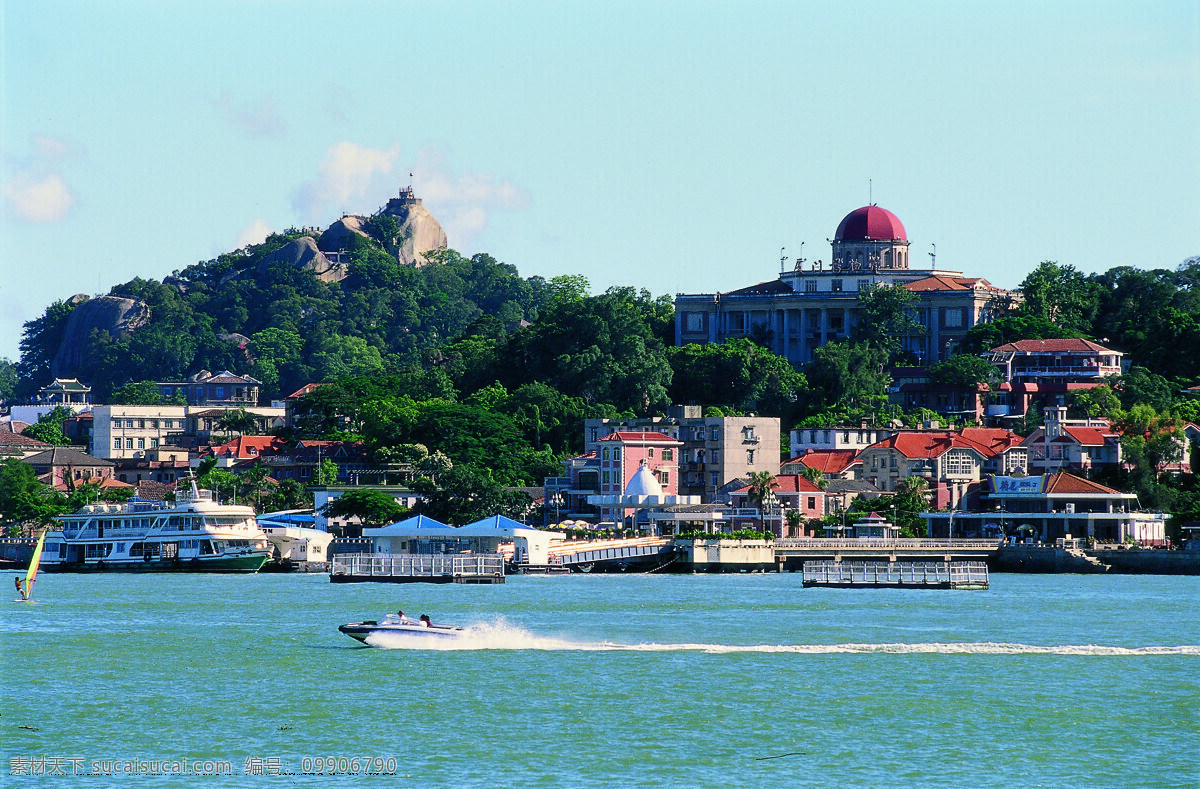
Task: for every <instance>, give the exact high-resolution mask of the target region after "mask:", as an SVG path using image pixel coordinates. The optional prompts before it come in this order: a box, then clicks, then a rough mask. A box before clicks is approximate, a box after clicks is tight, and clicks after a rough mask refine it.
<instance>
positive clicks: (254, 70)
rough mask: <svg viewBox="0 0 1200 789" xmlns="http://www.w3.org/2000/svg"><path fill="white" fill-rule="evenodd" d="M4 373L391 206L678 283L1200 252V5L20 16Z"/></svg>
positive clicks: (34, 8)
mask: <svg viewBox="0 0 1200 789" xmlns="http://www.w3.org/2000/svg"><path fill="white" fill-rule="evenodd" d="M0 44H2V46H0V201H2V202H0V358H5V357H7V358H9V359H11V360H13V361H15V360H16V359H17V358H18V353H19V351H18V343H19V341H20V336H21V332H22V326H23V324H24V322H26V321H29V320H32V319H35V318H37V317H39V316H40V315H42V314H43V312H44V310H45V308H46V307H47V306H48V305H49V304H51V303H52V302H54V301H56V300H59V299H68V298H70V297H71V296H72V295H74V294H76V293H84V294H89V295H96V294H102V293H107V292H108V290H109V289H110V288H111V287H113V286H114V285H117V284H120V283H123V282H127V281H129V280H131V279H133V278H134V277H141V278H143V279H156V280H161V279H162V278H164V277H166V276H169V275H170V274H171V273H172V272H173V271H178V270H181V269H183V268H186V267H187V266H189V265H192V264H195V263H197V262H199V261H204V260H209V259H212V258H214V257H216V256H217V255H219V254H221V253H223V252H228V251H232V250H235V249H238V248H240V247H242V246H244V245H245V244H248V243H256V242H258V241H261V240H262V239H263V238H265V237H266V235H267V233H268V232H270V231H273V230H285V229H287V228H289V227H305V226H319V227H322V228H323V227H326V226H328V225H329V224H331V223H332V222H334V221H336V220H337V219H339V218H340V217H341V216H342V214H343V213H344V212H345V213H360V214H366V213H373V212H374V211H376V210H377V209H379V208H381V207H382V206H383V205H384V204H385V203H386V202H387V200H388V198H389V197H392V196H394V195H395V194H396V193H397V192H398V191H399V190H400V189H401V188H404V187H407V186H408V185H409V183H410V182H411V183H412V185H413V187H414V189H415V191H416V194H417V196H418V197H420V198H422V199H423V201H424V204H425V206H426V207H427V208H429V210H430V211H431V212H432V213H433V215H434V216H435V217H436V218H437V219H438V221H439V222H441V224H442V225H443V227H444V228H445V229H446V232H447V235H448V237H449V243H450V246H451V247H453V248H454V249H456V250H458V251H459V252H461V253H463V254H467V255H471V254H474V253H476V252H486V253H488V254H490V255H492V256H493V257H495V258H496V259H498V260H500V261H502V262H505V263H509V264H512V265H514V266H516V267H517V269H518V271H519V272H520V274H521V275H522V276H525V277H529V276H534V275H539V276H543V277H547V278H549V277H553V276H557V275H560V274H577V275H583V276H584V277H586V278H587V280H588V281H589V283H590V285H591V288H592V292H593V293H599V292H602V291H603V290H605V289H607V288H609V287H611V286H615V285H631V286H634V287H637V288H645V289H647V290H649V291H650V292H651V293H652V294H653V295H655V296H657V295H662V294H669V295H673V294H676V293H711V292H722V291H729V290H734V289H737V288H740V287H744V286H746V285H750V284H754V283H757V282H762V281H766V280H771V279H774V278H775V277H776V276H778V273H779V271H780V258H781V257H787V259H788V266H789V267H791V266H792V265H793V264H794V260H795V258H797V257H800V256H803V257H804V258H806V259H807V260H809V261H815V260H823V261H828V260H829V253H830V247H829V243H828V239H830V238H832V236H833V234H834V231H835V230H836V228H837V225H838V223H839V222H840V221H841V219H842V217H843V216H845V215H846V214H847V213H849V212H850V211H852V210H854V209H855V208H858V207H860V206H863V205H867V204H868V203H872V202H873V203H876V204H878V205H880V206H882V207H884V208H887V209H889V210H891V211H892V212H893V213H895V214H896V215H897V216H898V217H899V218H900V220H901V221H902V222H903V224H904V226H905V228H906V229H907V232H908V238H909V240H910V242H911V247H910V257H911V260H912V261H913V264H912V265H913V266H914V267H917V266H928V265H930V263H931V262H932V258H930V257H929V253H931V252H934V250H935V246H934V245H936V255H937V259H936V263H937V266H938V267H939V268H946V269H953V270H959V271H963V272H965V273H967V274H968V275H971V276H982V277H986V278H987V279H988V280H990V281H991V282H992V283H994V284H996V285H999V286H1002V287H1015V286H1017V285H1018V284H1019V283H1020V282H1021V280H1022V279H1023V278H1024V277H1025V275H1026V274H1028V273H1029V271H1031V270H1032V269H1033V268H1034V267H1036V266H1037V265H1038V263H1039V262H1041V261H1044V260H1054V261H1057V262H1058V263H1060V264H1064V265H1071V266H1074V267H1075V268H1077V269H1079V270H1081V271H1084V272H1101V271H1105V270H1107V269H1109V268H1112V267H1115V266H1125V265H1131V266H1137V267H1139V268H1144V269H1153V268H1167V269H1173V268H1175V267H1176V266H1178V265H1179V264H1180V263H1181V262H1182V261H1184V260H1185V259H1187V258H1189V257H1191V256H1195V255H1200V4H1197V3H1196V2H1195V0H1160V1H1159V2H1155V3H1144V2H1103V0H1099V1H1098V0H1089V1H1088V2H1054V3H1044V2H1040V1H1039V2H1021V1H1020V0H1017V1H1016V2H1007V3H984V2H949V1H947V2H919V1H913V2H904V3H896V2H845V1H844V0H838V1H836V2H795V0H791V1H790V2H696V1H692V2H645V1H644V0H642V2H623V1H622V0H610V1H608V2H604V3H597V2H563V1H561V0H560V1H558V2H550V0H545V1H544V2H455V0H446V1H445V2H428V0H423V1H422V2H404V1H403V0H398V1H395V2H374V1H373V0H356V2H354V3H352V4H351V3H329V2H324V1H322V2H301V1H297V2H283V1H282V0H273V1H270V2H266V1H263V2H220V1H215V2H214V1H212V0H209V1H208V2H203V3H200V2H183V1H180V2H170V3H162V2H122V0H106V2H104V3H95V2H54V0H49V1H45V0H44V1H42V2H37V3H30V2H19V1H18V0H0Z"/></svg>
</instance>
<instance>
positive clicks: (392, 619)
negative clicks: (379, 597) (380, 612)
mask: <svg viewBox="0 0 1200 789" xmlns="http://www.w3.org/2000/svg"><path fill="white" fill-rule="evenodd" d="M381 624H388V625H411V624H415V623H414V622H413V621H412V620H411V619H409V618H408V617H407V616H405V615H404V609H403V608H401V609H399V610H397V611H396V613H394V614H388V615H387V616H385V617H384V618H383V622H382V623H381Z"/></svg>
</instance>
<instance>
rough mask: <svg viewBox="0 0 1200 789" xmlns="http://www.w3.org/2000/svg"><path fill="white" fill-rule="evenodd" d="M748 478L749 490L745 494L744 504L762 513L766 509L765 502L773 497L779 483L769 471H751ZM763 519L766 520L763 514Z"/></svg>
mask: <svg viewBox="0 0 1200 789" xmlns="http://www.w3.org/2000/svg"><path fill="white" fill-rule="evenodd" d="M749 478H750V490H749V491H748V492H747V496H746V503H748V504H751V505H752V506H753V507H754V508H755V509H757V510H759V511H760V512H762V511H763V510H765V509H766V506H765V505H766V504H767V502H768V501H769V500H770V499H772V498H773V497H774V491H775V489H776V488H778V487H779V481H778V480H777V479H775V475H774V474H772V473H771V472H769V471H751V472H750V474H749ZM763 518H764V519H765V518H766V513H765V512H764V513H763Z"/></svg>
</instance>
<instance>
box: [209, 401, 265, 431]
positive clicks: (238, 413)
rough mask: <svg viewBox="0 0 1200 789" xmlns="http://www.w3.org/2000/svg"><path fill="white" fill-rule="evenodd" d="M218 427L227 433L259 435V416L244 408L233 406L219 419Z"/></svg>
mask: <svg viewBox="0 0 1200 789" xmlns="http://www.w3.org/2000/svg"><path fill="white" fill-rule="evenodd" d="M216 427H217V429H218V430H221V431H223V432H226V433H238V434H240V435H243V436H254V435H258V433H259V429H258V417H257V416H255V415H254V414H252V413H250V412H249V411H247V410H246V409H244V408H231V409H229V410H228V411H226V412H225V413H224V414H223V415H222V416H221V418H220V419H218V420H217V423H216Z"/></svg>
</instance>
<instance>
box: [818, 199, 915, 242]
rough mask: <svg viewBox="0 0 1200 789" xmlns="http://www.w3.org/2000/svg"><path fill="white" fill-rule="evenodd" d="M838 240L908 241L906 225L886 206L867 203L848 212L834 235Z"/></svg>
mask: <svg viewBox="0 0 1200 789" xmlns="http://www.w3.org/2000/svg"><path fill="white" fill-rule="evenodd" d="M834 238H836V239H837V240H838V241H866V240H870V241H895V240H900V241H907V240H908V236H907V235H906V234H905V233H904V225H902V224H900V219H899V218H898V217H897V216H896V215H895V214H893V213H892V212H891V211H889V210H887V209H886V208H880V207H879V206H877V205H865V206H863V207H862V208H856V209H854V210H853V211H851V212H850V213H848V214H846V218H845V219H843V220H842V223H841V224H840V225H838V229H837V233H836V234H835V235H834Z"/></svg>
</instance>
